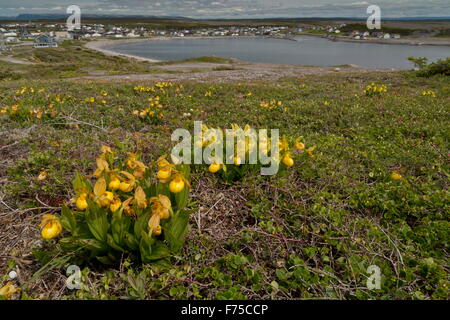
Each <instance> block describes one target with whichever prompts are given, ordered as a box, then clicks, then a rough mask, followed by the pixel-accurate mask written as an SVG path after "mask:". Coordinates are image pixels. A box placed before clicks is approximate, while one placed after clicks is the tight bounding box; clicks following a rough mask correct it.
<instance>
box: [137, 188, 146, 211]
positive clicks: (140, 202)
mask: <svg viewBox="0 0 450 320" xmlns="http://www.w3.org/2000/svg"><path fill="white" fill-rule="evenodd" d="M134 200H135V201H136V204H137V206H138V207H139V208H141V209H145V208H147V199H146V195H145V192H144V190H143V189H142V188H141V187H137V188H136V191H135V192H134Z"/></svg>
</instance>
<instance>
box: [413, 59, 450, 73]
mask: <svg viewBox="0 0 450 320" xmlns="http://www.w3.org/2000/svg"><path fill="white" fill-rule="evenodd" d="M408 60H409V61H412V62H413V63H414V64H415V65H416V66H417V67H419V70H417V72H416V74H417V75H418V76H420V77H432V76H434V75H444V76H450V57H449V58H447V59H439V60H438V61H436V62H432V63H427V59H426V58H413V57H409V58H408Z"/></svg>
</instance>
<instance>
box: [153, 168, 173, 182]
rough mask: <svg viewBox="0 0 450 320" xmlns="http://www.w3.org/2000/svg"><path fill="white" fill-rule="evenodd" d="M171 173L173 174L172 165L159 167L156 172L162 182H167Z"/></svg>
mask: <svg viewBox="0 0 450 320" xmlns="http://www.w3.org/2000/svg"><path fill="white" fill-rule="evenodd" d="M171 175H172V168H171V167H170V166H167V167H163V168H161V169H159V170H158V173H157V174H156V176H157V177H158V179H159V181H160V182H162V183H165V182H167V180H168V179H169V178H170V176H171Z"/></svg>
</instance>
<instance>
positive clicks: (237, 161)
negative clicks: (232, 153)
mask: <svg viewBox="0 0 450 320" xmlns="http://www.w3.org/2000/svg"><path fill="white" fill-rule="evenodd" d="M233 162H234V165H235V166H240V165H241V164H242V160H241V158H240V157H234V159H233Z"/></svg>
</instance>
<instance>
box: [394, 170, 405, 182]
mask: <svg viewBox="0 0 450 320" xmlns="http://www.w3.org/2000/svg"><path fill="white" fill-rule="evenodd" d="M402 178H403V177H402V175H401V174H399V173H397V172H395V171H394V172H392V174H391V179H392V180H400V179H402Z"/></svg>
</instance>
